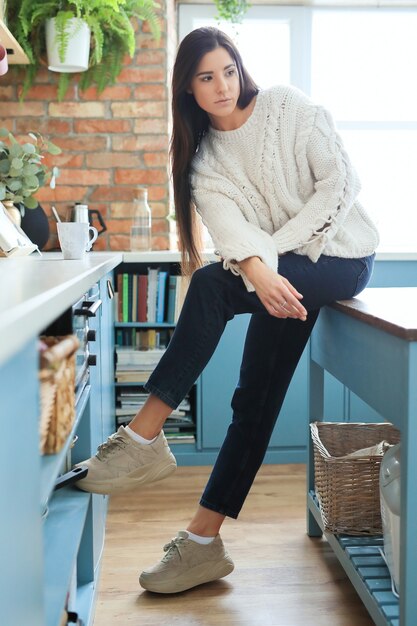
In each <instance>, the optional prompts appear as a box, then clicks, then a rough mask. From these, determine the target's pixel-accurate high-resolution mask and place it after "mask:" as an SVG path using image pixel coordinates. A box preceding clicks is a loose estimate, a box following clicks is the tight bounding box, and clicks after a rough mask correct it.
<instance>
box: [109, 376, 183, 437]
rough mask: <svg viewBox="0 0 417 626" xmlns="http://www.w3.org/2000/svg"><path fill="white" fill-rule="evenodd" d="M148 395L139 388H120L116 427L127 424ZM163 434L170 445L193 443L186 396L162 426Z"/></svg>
mask: <svg viewBox="0 0 417 626" xmlns="http://www.w3.org/2000/svg"><path fill="white" fill-rule="evenodd" d="M148 395H149V394H148V393H146V391H144V389H143V388H142V387H140V386H138V387H133V388H132V387H130V388H128V387H121V388H119V389H118V392H117V407H116V419H117V424H118V426H120V425H126V424H128V423H129V422H130V421H131V420H132V419H133V418H134V417H135V415H136V413H137V412H138V411H139V409H140V408H141V407H142V406H143V404H144V403H145V401H146V398H147V397H148ZM164 433H165V436H166V438H167V439H168V441H170V442H171V443H193V442H194V441H195V423H194V420H193V417H192V414H191V404H190V399H189V396H188V395H187V396H186V397H185V398H184V400H183V401H182V402H181V404H180V405H179V406H178V408H177V409H174V410H173V411H172V413H171V415H169V417H168V418H167V421H166V422H165V425H164Z"/></svg>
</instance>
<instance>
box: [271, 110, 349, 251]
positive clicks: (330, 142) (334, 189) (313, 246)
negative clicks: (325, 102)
mask: <svg viewBox="0 0 417 626" xmlns="http://www.w3.org/2000/svg"><path fill="white" fill-rule="evenodd" d="M304 132H305V129H304ZM302 135H303V130H301V131H300V132H299V140H298V141H296V144H295V150H296V158H297V163H298V165H299V171H300V177H301V180H303V177H304V179H306V178H307V177H311V176H313V179H314V193H313V195H312V196H311V197H310V199H309V200H308V201H307V202H306V203H305V205H304V207H303V208H302V209H301V211H299V212H298V213H297V215H295V217H293V218H292V219H290V220H289V221H288V222H287V223H286V224H284V226H283V227H282V228H280V229H279V230H278V231H277V232H275V233H274V234H273V235H272V237H273V240H274V242H275V245H276V249H277V251H278V253H279V254H284V253H285V252H289V251H290V250H296V249H298V248H301V247H303V246H306V249H307V250H308V255H309V257H310V258H311V259H312V260H314V261H316V260H317V259H318V258H319V256H320V254H321V253H322V251H323V249H324V247H325V245H326V243H327V242H328V241H329V240H331V239H332V238H333V237H334V235H335V234H336V232H337V230H338V228H339V227H340V225H341V224H342V223H343V221H344V220H345V218H346V216H347V214H348V212H349V211H350V209H351V207H352V205H353V203H354V201H355V199H356V197H357V195H358V193H359V191H360V182H359V179H358V177H357V175H356V172H355V170H354V169H353V167H352V165H351V163H350V160H349V157H348V155H347V154H346V151H345V149H344V147H343V144H342V140H341V138H340V136H339V135H338V133H337V131H336V129H335V126H334V123H333V120H332V117H331V115H330V114H329V112H328V111H326V110H325V109H324V108H323V107H317V110H316V115H315V119H314V123H313V124H312V127H311V129H310V132H309V136H308V140H307V142H305V141H303V140H302Z"/></svg>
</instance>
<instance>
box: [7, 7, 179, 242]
mask: <svg viewBox="0 0 417 626" xmlns="http://www.w3.org/2000/svg"><path fill="white" fill-rule="evenodd" d="M174 13H175V11H174V4H173V0H167V4H165V5H164V7H163V10H162V11H161V29H162V36H161V39H160V41H159V42H156V41H154V40H153V38H152V35H151V34H150V32H149V29H148V28H147V25H146V23H145V24H141V25H139V29H138V33H137V50H136V54H135V57H134V59H130V58H128V57H127V58H126V60H125V66H124V68H123V70H122V72H121V74H120V75H119V77H118V80H117V84H116V85H114V86H113V87H109V88H107V89H106V90H105V91H104V92H103V93H102V94H100V95H99V94H98V93H97V90H96V89H95V88H93V87H92V88H89V89H88V90H87V91H85V92H81V91H79V90H78V87H77V85H75V84H74V83H73V82H72V83H71V86H70V89H69V91H68V93H67V95H66V97H65V100H64V101H63V102H58V101H57V95H56V82H57V81H56V75H54V73H53V72H49V71H47V70H46V69H44V70H42V71H41V72H40V73H39V75H38V76H37V79H36V83H35V85H34V86H33V87H32V88H31V90H30V91H29V93H28V95H27V97H26V99H25V102H23V103H22V104H19V103H18V93H19V85H18V84H17V82H18V80H17V79H16V77H15V76H14V75H12V74H10V73H9V74H6V75H5V76H4V77H1V78H0V126H6V127H7V128H9V129H10V130H12V131H13V132H14V133H15V134H16V135H18V136H21V135H24V134H25V133H27V132H29V131H31V130H34V131H39V132H41V133H43V134H44V135H45V136H47V137H48V138H49V139H51V140H52V141H54V142H55V143H56V144H57V145H59V146H60V147H61V148H62V154H61V155H59V156H56V157H48V163H53V164H54V165H57V166H58V167H59V168H60V176H59V178H58V179H57V185H56V189H55V190H51V189H50V188H49V187H44V188H43V189H41V190H40V191H39V193H38V195H37V197H38V199H39V202H40V204H41V205H42V206H43V208H44V209H45V211H46V213H47V214H48V216H49V218H50V224H51V237H50V240H49V242H48V245H47V249H48V248H49V249H53V248H55V247H56V246H57V239H56V228H55V223H54V221H53V220H52V218H51V212H50V207H51V205H55V207H56V208H57V210H58V213H60V215H62V216H65V215H68V214H69V211H70V208H71V207H72V206H73V205H74V203H75V202H82V203H86V204H88V205H89V208H90V209H98V210H99V211H100V212H101V213H102V215H103V217H104V219H105V221H106V224H107V231H106V232H105V233H103V234H102V235H101V236H100V237H99V239H98V240H97V243H96V244H95V246H94V249H96V250H105V249H109V250H128V249H129V232H130V215H131V199H132V197H133V194H134V189H135V186H136V185H140V186H145V187H147V188H148V199H149V204H150V206H151V209H152V218H153V220H152V247H153V248H154V249H167V248H169V223H168V221H167V219H166V216H167V214H168V213H169V203H170V200H169V197H170V192H169V176H168V143H169V132H170V129H169V111H168V109H169V93H168V90H169V85H168V82H169V69H170V66H171V63H172V50H173V45H172V41H173V38H175V34H174V33H175V19H174Z"/></svg>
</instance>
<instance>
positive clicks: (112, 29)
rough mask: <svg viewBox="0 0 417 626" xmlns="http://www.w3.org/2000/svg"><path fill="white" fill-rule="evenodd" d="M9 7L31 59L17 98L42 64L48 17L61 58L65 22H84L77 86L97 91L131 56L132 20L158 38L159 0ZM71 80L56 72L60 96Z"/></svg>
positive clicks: (23, 0)
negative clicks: (82, 66)
mask: <svg viewBox="0 0 417 626" xmlns="http://www.w3.org/2000/svg"><path fill="white" fill-rule="evenodd" d="M227 1H233V0H227ZM236 1H237V0H236ZM242 1H244V0H242ZM10 5H11V6H10V8H9V11H8V25H9V28H10V29H11V30H12V32H13V33H14V35H15V36H16V38H17V40H18V41H19V43H20V44H21V46H22V47H23V49H24V51H25V52H26V54H27V55H28V57H29V60H30V63H29V65H26V66H22V67H21V69H22V70H24V72H25V76H24V79H23V88H22V91H21V95H20V99H21V100H23V99H24V98H25V96H26V93H27V91H28V89H29V88H30V87H31V85H32V84H33V82H34V80H35V77H36V74H37V71H38V69H39V67H40V64H41V63H42V62H43V61H44V60H45V57H46V45H45V22H46V20H47V19H52V18H57V20H58V23H59V29H60V30H59V38H58V41H59V55H60V57H61V58H63V55H64V52H65V50H66V48H67V45H68V38H69V33H68V31H67V29H66V26H67V24H68V20H69V19H70V18H73V17H78V18H81V19H83V20H85V21H86V22H87V24H88V26H89V28H90V30H91V36H92V45H91V50H90V59H89V69H88V70H87V72H83V73H82V74H81V76H80V77H79V78H77V80H79V82H80V86H81V89H85V88H86V87H88V86H89V85H91V84H96V85H97V87H98V90H99V92H101V91H103V89H105V87H107V86H108V85H111V84H114V83H115V81H116V78H117V76H118V75H119V74H120V72H121V70H122V64H123V58H124V55H125V54H129V55H130V56H131V57H132V56H133V55H134V53H135V49H136V36H135V28H134V24H133V22H134V21H135V20H136V21H137V20H140V21H143V20H147V22H148V23H149V27H150V29H151V32H152V35H153V37H154V38H155V39H157V40H158V39H159V37H160V25H159V18H158V14H157V11H158V10H159V9H160V4H159V3H158V2H155V0H13V3H10ZM77 76H78V75H77ZM71 78H72V75H67V74H65V73H60V79H59V84H58V100H60V101H61V100H63V98H64V96H65V93H66V91H67V89H68V86H69V83H70V80H71ZM0 136H1V135H0Z"/></svg>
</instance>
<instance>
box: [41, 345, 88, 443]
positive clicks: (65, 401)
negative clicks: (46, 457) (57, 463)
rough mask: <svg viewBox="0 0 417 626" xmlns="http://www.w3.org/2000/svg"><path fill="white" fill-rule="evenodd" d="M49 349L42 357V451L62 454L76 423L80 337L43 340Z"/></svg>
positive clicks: (42, 352)
mask: <svg viewBox="0 0 417 626" xmlns="http://www.w3.org/2000/svg"><path fill="white" fill-rule="evenodd" d="M40 340H41V344H43V345H44V346H45V344H46V346H47V349H45V350H43V351H41V353H40V369H39V380H40V400H41V406H40V449H41V453H42V454H55V453H56V452H59V450H61V448H62V446H63V445H64V443H65V441H66V438H67V437H68V435H69V433H70V431H71V428H72V425H73V423H74V419H75V389H74V386H75V352H76V350H77V348H78V346H79V342H78V339H77V337H75V336H74V335H66V336H64V337H45V336H42V337H41V338H40Z"/></svg>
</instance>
